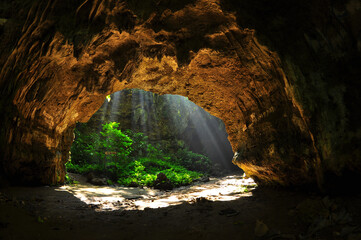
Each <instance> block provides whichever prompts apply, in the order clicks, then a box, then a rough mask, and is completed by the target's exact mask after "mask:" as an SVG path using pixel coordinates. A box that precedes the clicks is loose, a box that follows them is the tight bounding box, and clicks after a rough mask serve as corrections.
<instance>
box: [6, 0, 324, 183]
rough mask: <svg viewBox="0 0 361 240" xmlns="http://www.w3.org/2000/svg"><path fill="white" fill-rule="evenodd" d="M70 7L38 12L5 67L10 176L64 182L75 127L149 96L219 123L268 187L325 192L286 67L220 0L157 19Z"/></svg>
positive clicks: (115, 7)
mask: <svg viewBox="0 0 361 240" xmlns="http://www.w3.org/2000/svg"><path fill="white" fill-rule="evenodd" d="M71 2H72V3H73V1H71ZM69 4H71V3H70V1H50V0H49V1H36V2H34V4H33V5H32V6H31V7H30V8H29V11H28V13H27V18H26V20H25V21H24V23H23V25H22V26H21V27H22V34H21V36H20V37H19V39H18V42H17V44H16V47H15V48H14V49H13V50H12V51H9V54H8V57H7V59H6V61H4V62H5V64H4V66H3V67H2V69H1V74H0V86H1V89H3V91H2V92H3V94H4V95H6V96H10V98H8V99H10V100H3V102H2V106H7V107H6V108H4V113H5V114H4V116H3V117H2V120H3V122H4V126H5V127H4V129H3V130H2V132H1V139H2V146H1V151H0V152H1V159H2V162H1V165H2V171H3V172H4V173H5V174H6V175H7V176H9V177H10V178H12V179H13V180H16V181H20V182H22V183H24V182H27V183H40V184H55V183H59V182H60V183H61V182H63V181H64V174H65V167H64V163H65V162H66V161H67V158H68V152H69V149H70V146H71V142H72V136H73V134H72V130H73V127H74V125H75V123H76V122H77V121H82V122H84V121H87V120H88V119H89V118H90V117H91V115H92V114H93V113H94V112H95V111H96V110H97V109H98V108H99V107H100V106H101V104H102V102H103V100H104V98H105V96H106V95H108V94H111V93H113V92H116V91H119V90H122V89H125V88H140V89H143V90H146V91H152V92H154V93H158V94H178V95H183V96H186V97H188V98H189V99H190V100H191V101H193V102H194V103H196V104H197V105H199V106H201V107H202V108H204V109H206V110H207V111H209V112H210V113H211V114H212V115H214V116H216V117H219V118H221V119H222V120H223V121H224V123H225V125H226V128H227V132H228V134H229V140H230V142H231V145H232V148H233V150H234V152H235V153H236V154H235V157H234V159H233V161H234V162H235V163H236V164H237V165H239V166H240V167H242V168H243V169H244V170H245V172H246V173H247V174H248V175H250V176H251V177H254V178H255V179H256V181H258V182H259V183H261V184H264V185H267V184H281V185H284V186H288V185H302V184H308V183H315V182H317V181H318V182H319V183H321V182H322V172H321V163H320V159H319V157H318V153H317V150H316V148H315V145H314V139H313V136H312V134H311V132H310V131H309V128H308V126H307V119H306V118H305V117H304V116H303V112H302V110H301V108H300V107H299V104H298V103H297V101H296V100H295V98H294V97H293V95H292V92H291V91H290V88H289V85H288V80H287V78H286V76H285V74H284V72H283V70H282V66H281V62H280V59H279V58H278V56H277V54H276V53H275V52H272V51H270V50H268V49H267V47H265V46H263V45H261V44H260V43H258V41H257V39H256V37H255V34H254V30H250V29H244V28H241V27H240V26H238V24H237V22H236V18H235V16H234V15H233V14H231V13H227V12H224V11H223V10H222V9H221V7H220V3H219V1H218V0H212V1H208V0H199V1H195V2H194V3H189V4H187V5H184V6H181V7H179V9H168V8H164V9H162V8H161V7H159V9H158V10H157V12H156V13H153V12H152V13H149V14H148V13H147V12H136V11H132V10H130V8H129V5H127V4H126V3H125V2H121V1H115V0H102V1H101V0H99V1H97V0H94V1H90V0H87V1H85V2H83V3H79V4H78V5H77V6H73V5H71V6H69ZM139 11H140V10H139ZM63 15H64V16H63ZM139 16H142V17H143V18H139ZM69 22H71V23H74V25H70V27H69V26H67V24H69ZM71 27H74V29H70V28H71Z"/></svg>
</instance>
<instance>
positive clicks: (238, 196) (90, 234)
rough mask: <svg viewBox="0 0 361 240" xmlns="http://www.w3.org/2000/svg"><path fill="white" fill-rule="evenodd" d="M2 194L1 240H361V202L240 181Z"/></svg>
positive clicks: (360, 199)
mask: <svg viewBox="0 0 361 240" xmlns="http://www.w3.org/2000/svg"><path fill="white" fill-rule="evenodd" d="M73 177H74V178H76V179H77V180H78V181H79V184H75V185H65V186H61V187H32V188H24V187H8V188H2V189H0V239H6V240H7V239H87V240H91V239H129V240H130V239H347V240H358V239H361V228H360V226H361V195H353V196H337V197H336V196H335V197H329V196H321V195H317V194H314V193H307V192H297V191H289V190H288V191H284V190H275V189H260V188H254V187H255V184H254V182H253V181H252V179H247V178H244V177H241V176H234V175H233V176H226V177H222V178H211V179H210V181H208V182H197V183H195V184H193V185H191V186H187V187H182V188H178V189H174V190H173V191H167V192H166V191H160V190H154V189H149V188H143V189H141V188H126V187H108V186H106V187H101V186H93V185H90V184H88V183H86V182H85V181H84V179H82V178H81V177H79V176H76V175H75V176H73Z"/></svg>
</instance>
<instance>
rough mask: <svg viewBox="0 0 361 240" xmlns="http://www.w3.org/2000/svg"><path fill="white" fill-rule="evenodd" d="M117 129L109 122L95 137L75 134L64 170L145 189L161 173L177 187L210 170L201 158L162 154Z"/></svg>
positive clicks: (143, 140)
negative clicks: (105, 178) (102, 177)
mask: <svg viewBox="0 0 361 240" xmlns="http://www.w3.org/2000/svg"><path fill="white" fill-rule="evenodd" d="M118 128H119V123H116V122H110V123H107V124H103V126H102V131H101V132H99V133H96V132H90V133H85V132H84V131H82V132H81V131H79V130H76V131H75V134H76V138H75V141H74V143H73V146H72V149H71V151H72V152H71V161H69V162H68V163H67V164H66V167H67V170H68V171H70V172H75V173H79V174H88V173H94V174H96V175H102V176H106V177H107V178H108V179H109V180H108V185H113V183H114V182H116V183H118V184H121V185H125V186H130V185H131V186H134V185H138V186H149V187H151V186H154V184H155V181H156V179H157V175H158V174H159V173H164V174H165V175H166V176H167V178H168V179H169V180H170V182H171V183H172V184H173V186H175V187H177V186H181V185H187V184H190V183H191V182H192V181H194V180H195V179H197V178H200V177H202V176H203V173H206V172H207V171H208V170H209V169H210V168H211V167H210V161H209V159H208V158H207V157H205V156H203V155H201V154H196V153H193V152H191V151H188V150H185V149H182V150H179V151H178V152H177V153H175V154H174V153H166V152H167V151H166V149H163V148H162V146H160V145H156V146H154V145H153V144H151V143H150V142H149V140H148V137H147V136H145V135H144V134H143V133H135V132H132V131H131V130H126V131H124V132H122V131H121V130H120V129H118ZM201 172H202V173H201Z"/></svg>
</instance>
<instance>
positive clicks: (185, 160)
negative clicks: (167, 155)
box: [176, 149, 212, 172]
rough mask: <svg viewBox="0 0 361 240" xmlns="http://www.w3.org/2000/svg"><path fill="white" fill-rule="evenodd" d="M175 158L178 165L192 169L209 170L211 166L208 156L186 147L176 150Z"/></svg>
mask: <svg viewBox="0 0 361 240" xmlns="http://www.w3.org/2000/svg"><path fill="white" fill-rule="evenodd" d="M176 159H177V163H178V164H179V165H182V166H184V167H185V168H187V169H189V170H192V171H200V172H209V171H210V170H211V168H212V166H211V161H210V160H209V158H208V157H206V156H204V155H202V154H199V153H194V152H192V151H189V150H187V149H180V150H178V152H177V153H176Z"/></svg>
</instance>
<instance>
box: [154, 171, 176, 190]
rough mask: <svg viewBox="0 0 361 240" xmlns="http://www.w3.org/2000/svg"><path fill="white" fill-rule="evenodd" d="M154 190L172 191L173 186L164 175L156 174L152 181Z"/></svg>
mask: <svg viewBox="0 0 361 240" xmlns="http://www.w3.org/2000/svg"><path fill="white" fill-rule="evenodd" d="M154 188H155V189H160V190H172V189H173V184H172V183H171V182H170V180H169V179H168V178H167V176H166V175H165V174H164V173H158V175H157V179H156V180H155V181H154Z"/></svg>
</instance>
